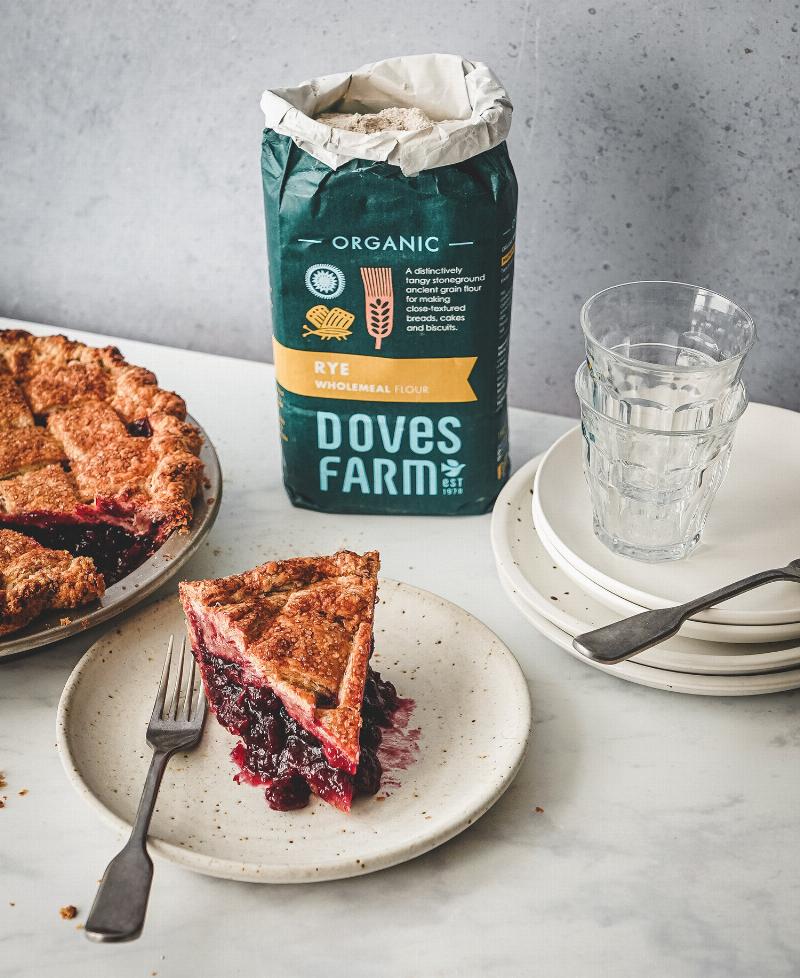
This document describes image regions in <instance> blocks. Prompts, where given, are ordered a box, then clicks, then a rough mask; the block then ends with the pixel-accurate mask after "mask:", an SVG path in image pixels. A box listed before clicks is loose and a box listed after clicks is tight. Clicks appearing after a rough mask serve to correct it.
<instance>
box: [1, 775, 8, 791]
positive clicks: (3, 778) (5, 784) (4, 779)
mask: <svg viewBox="0 0 800 978" xmlns="http://www.w3.org/2000/svg"><path fill="white" fill-rule="evenodd" d="M7 785H8V781H6V776H5V774H3V772H2V771H0V788H5V787H6V786H7Z"/></svg>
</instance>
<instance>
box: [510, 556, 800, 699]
mask: <svg viewBox="0 0 800 978" xmlns="http://www.w3.org/2000/svg"><path fill="white" fill-rule="evenodd" d="M500 582H501V583H502V585H503V587H504V588H505V591H506V594H508V596H509V598H510V599H511V601H512V603H513V604H514V605H515V607H516V608H517V610H518V611H519V612H521V613H522V614H523V615H524V616H525V617H526V618H527V619H528V621H529V622H530V623H531V624H532V625H533V627H534V628H535V629H536V630H537V632H540V633H541V634H542V635H544V636H545V638H548V639H550V641H551V642H554V643H555V644H556V645H558V646H559V648H562V649H564V650H565V651H566V652H569V654H570V655H572V656H574V657H575V658H576V659H580V660H581V662H585V663H586V664H587V665H589V666H593V667H594V668H595V669H599V670H600V672H607V673H608V674H609V675H611V676H614V677H615V678H616V679H625V680H626V681H627V682H629V683H636V684H637V685H639V686H649V687H650V688H651V689H664V690H667V691H668V692H671V693H690V694H692V695H694V696H763V695H764V694H766V693H783V692H786V691H787V690H790V689H798V688H800V669H785V670H782V671H780V672H765V673H759V674H757V675H745V676H706V675H697V674H692V673H687V672H670V671H669V670H668V669H653V668H652V667H651V666H643V665H640V664H639V663H637V662H634V661H633V660H632V659H629V660H627V661H626V662H618V663H617V664H616V665H613V666H604V665H601V664H600V663H599V662H593V661H592V660H591V659H587V658H586V656H584V655H581V653H580V652H577V651H576V650H575V649H574V648H573V647H572V635H569V634H568V633H567V632H564V631H562V630H561V629H560V628H559V627H558V626H557V625H554V624H553V623H552V622H550V621H548V620H547V619H546V618H545V617H544V616H543V615H540V614H539V613H538V612H537V611H534V609H533V608H532V607H531V606H530V605H529V604H528V603H527V602H526V601H525V599H524V598H523V597H522V596H521V595H520V593H519V591H517V590H516V588H515V587H514V585H513V584H512V583H511V581H510V580H509V578H508V576H507V575H506V574H505V573H504V572H503V571H500Z"/></svg>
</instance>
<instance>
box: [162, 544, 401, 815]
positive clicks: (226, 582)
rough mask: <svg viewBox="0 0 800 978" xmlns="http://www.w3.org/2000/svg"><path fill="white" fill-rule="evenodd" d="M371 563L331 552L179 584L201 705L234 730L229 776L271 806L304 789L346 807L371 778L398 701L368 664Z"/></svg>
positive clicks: (369, 790) (292, 802)
mask: <svg viewBox="0 0 800 978" xmlns="http://www.w3.org/2000/svg"><path fill="white" fill-rule="evenodd" d="M379 566H380V561H379V557H378V554H377V553H375V552H371V553H366V554H364V555H363V556H362V555H359V554H355V553H351V552H350V551H347V550H342V551H339V552H338V553H335V554H333V555H331V556H327V557H301V558H295V559H290V560H279V561H272V562H270V563H267V564H262V565H261V566H260V567H256V568H254V569H253V570H249V571H246V572H245V573H243V574H235V575H233V576H232V577H223V578H219V579H217V580H210V581H191V582H183V583H182V584H181V585H180V598H181V602H182V604H183V609H184V612H185V614H186V620H187V624H188V629H189V635H190V638H191V642H192V651H193V653H194V656H195V659H196V660H197V662H198V664H199V666H200V672H201V674H202V677H203V684H204V686H205V690H206V695H207V698H208V702H209V704H210V706H211V708H212V710H213V711H214V713H215V714H216V717H217V719H218V720H219V722H220V723H221V724H222V726H224V727H226V728H227V729H228V730H229V731H230V732H231V733H233V734H236V735H237V736H238V737H239V738H240V741H239V742H238V743H237V745H236V746H235V747H234V749H233V752H232V757H233V760H234V762H235V763H236V764H237V766H238V769H239V773H238V774H237V776H236V778H237V780H239V781H245V782H247V783H250V784H255V785H263V786H264V789H265V793H266V799H267V803H268V804H269V805H270V807H271V808H275V809H279V810H287V809H292V808H302V807H303V806H304V805H306V804H307V803H308V800H309V796H310V794H311V792H313V793H314V794H316V795H318V796H319V797H320V798H322V799H323V800H324V801H326V802H328V803H329V804H331V805H333V806H335V807H336V808H339V809H341V810H342V811H345V812H347V811H349V810H350V806H351V804H352V800H353V796H354V795H357V794H374V793H375V792H376V791H377V790H378V788H379V786H380V780H381V774H382V770H381V764H380V761H379V760H378V756H377V748H378V747H379V745H380V743H381V738H382V733H381V729H382V728H384V729H385V728H387V727H390V726H391V725H392V716H393V713H394V711H395V709H396V708H397V704H398V700H397V693H396V692H395V689H394V686H392V684H391V683H389V682H385V681H384V680H382V679H381V677H380V675H379V674H378V673H376V672H373V671H372V669H371V668H370V664H369V662H370V656H371V654H372V647H373V641H372V627H373V612H374V607H375V600H376V594H377V574H378V568H379Z"/></svg>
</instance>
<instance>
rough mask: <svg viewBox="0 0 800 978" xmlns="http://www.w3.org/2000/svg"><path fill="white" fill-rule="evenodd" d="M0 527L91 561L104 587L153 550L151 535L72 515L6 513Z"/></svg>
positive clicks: (152, 537) (113, 522) (116, 524)
mask: <svg viewBox="0 0 800 978" xmlns="http://www.w3.org/2000/svg"><path fill="white" fill-rule="evenodd" d="M87 508H88V507H87ZM110 515H113V514H110ZM0 526H2V528H3V529H7V530H17V531H18V532H19V533H24V534H25V535H26V536H29V537H33V539H34V540H36V541H37V543H41V544H42V545H43V546H45V547H49V548H51V549H55V550H68V551H69V552H70V553H71V554H72V556H73V557H91V558H92V560H93V561H94V562H95V565H96V567H97V569H98V570H99V571H100V573H101V574H102V575H103V578H104V579H105V582H106V586H107V587H108V586H110V585H112V584H114V583H115V582H116V581H119V580H120V579H121V578H123V577H125V576H126V574H130V572H131V571H132V570H135V569H136V568H137V567H138V566H139V565H140V564H141V563H142V562H143V561H144V560H146V558H147V557H149V556H150V554H151V553H152V552H153V550H154V534H153V535H150V534H142V533H134V532H132V531H131V530H130V529H128V528H126V527H125V526H121V525H120V523H119V522H117V521H113V520H105V519H102V518H94V519H93V518H91V517H88V516H86V517H84V516H81V515H75V514H72V513H49V512H48V513H36V512H32V513H7V514H3V515H2V516H0Z"/></svg>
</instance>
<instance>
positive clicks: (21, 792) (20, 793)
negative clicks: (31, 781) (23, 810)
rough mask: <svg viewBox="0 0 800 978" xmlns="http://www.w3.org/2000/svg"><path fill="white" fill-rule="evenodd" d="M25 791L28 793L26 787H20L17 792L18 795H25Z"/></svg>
mask: <svg viewBox="0 0 800 978" xmlns="http://www.w3.org/2000/svg"><path fill="white" fill-rule="evenodd" d="M27 793H28V789H27V788H20V789H19V791H18V792H17V794H18V795H27Z"/></svg>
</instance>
